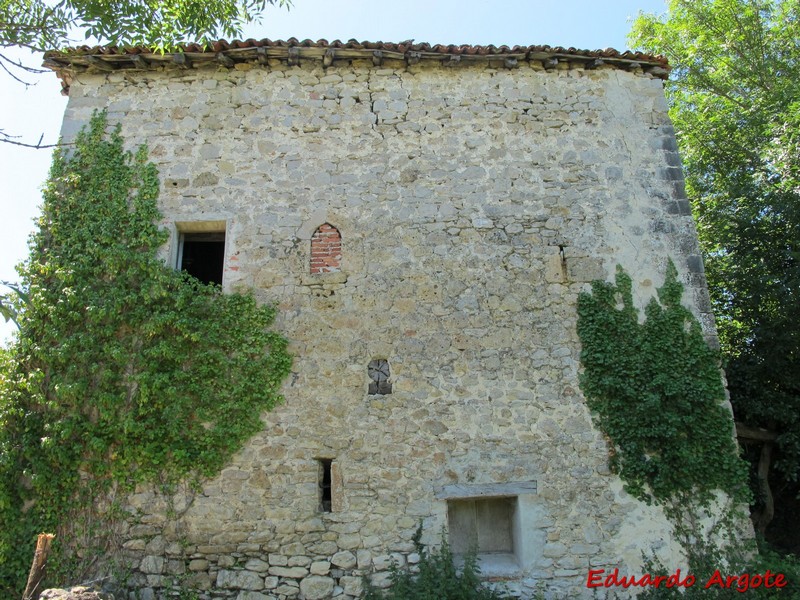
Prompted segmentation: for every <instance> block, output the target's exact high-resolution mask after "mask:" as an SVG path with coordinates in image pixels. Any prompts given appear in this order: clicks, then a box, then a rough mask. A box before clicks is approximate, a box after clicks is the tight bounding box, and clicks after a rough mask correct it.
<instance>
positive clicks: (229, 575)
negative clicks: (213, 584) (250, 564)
mask: <svg viewBox="0 0 800 600" xmlns="http://www.w3.org/2000/svg"><path fill="white" fill-rule="evenodd" d="M217 586H218V587H221V588H228V589H240V590H260V589H263V587H264V580H263V579H262V578H261V577H260V576H259V575H258V574H257V573H252V572H250V571H228V570H225V569H223V570H222V571H220V572H219V573H217Z"/></svg>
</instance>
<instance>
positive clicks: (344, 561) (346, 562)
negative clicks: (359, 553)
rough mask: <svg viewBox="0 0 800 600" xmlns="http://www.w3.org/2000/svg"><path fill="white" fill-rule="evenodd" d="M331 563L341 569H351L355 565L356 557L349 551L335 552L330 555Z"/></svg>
mask: <svg viewBox="0 0 800 600" xmlns="http://www.w3.org/2000/svg"><path fill="white" fill-rule="evenodd" d="M331 564H332V565H336V566H337V567H339V568H341V569H352V568H353V567H355V566H356V557H355V554H353V553H352V552H350V551H347V550H344V551H342V552H337V553H336V554H334V555H333V556H332V557H331Z"/></svg>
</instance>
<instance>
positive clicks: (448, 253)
mask: <svg viewBox="0 0 800 600" xmlns="http://www.w3.org/2000/svg"><path fill="white" fill-rule="evenodd" d="M46 64H47V65H48V66H50V67H51V68H53V69H54V70H56V71H57V72H58V74H59V76H60V77H61V78H62V80H63V82H64V86H65V90H67V91H68V93H69V96H70V100H69V105H68V107H67V111H66V115H65V118H64V126H63V135H64V136H65V138H66V139H69V138H71V137H72V136H74V134H75V132H76V131H77V130H78V129H79V128H80V127H81V126H82V125H84V124H85V123H86V122H87V121H88V119H89V117H90V115H91V113H92V111H93V110H95V109H101V108H106V109H108V111H109V115H110V117H111V119H112V120H115V121H118V122H120V123H121V124H122V132H123V135H124V136H125V137H126V139H127V140H128V141H129V142H130V144H131V145H132V146H133V145H138V144H140V143H146V144H147V145H148V146H149V148H150V156H151V159H152V160H153V161H154V162H155V163H156V164H157V165H158V168H159V170H160V174H161V181H162V192H161V198H160V204H161V210H162V213H163V215H164V222H163V226H164V227H165V228H167V229H168V230H169V231H170V232H171V241H170V243H169V247H168V248H167V249H165V253H164V257H165V260H167V261H169V262H170V263H171V264H174V265H175V266H176V268H186V269H187V270H190V271H191V272H193V273H196V274H197V275H198V277H201V278H203V279H206V280H209V281H214V280H215V281H219V282H221V284H222V287H223V288H224V289H225V290H238V289H247V290H254V291H255V294H256V296H257V297H258V299H260V300H261V301H263V302H277V303H278V304H279V306H280V312H279V316H278V322H277V327H278V328H279V329H280V330H281V331H282V332H284V333H285V335H286V336H287V337H288V338H289V339H290V340H291V342H292V346H291V347H292V351H293V354H294V355H295V364H294V372H293V374H292V376H291V378H290V380H289V381H287V382H286V384H285V388H284V394H285V398H286V401H285V403H284V404H283V405H282V406H280V407H278V408H276V409H275V410H274V411H272V412H271V413H269V414H265V415H264V417H263V420H264V430H263V432H261V433H260V434H259V435H257V436H256V437H254V438H253V439H252V440H251V441H250V442H249V444H248V445H247V446H246V448H245V449H244V450H243V451H241V452H240V453H239V454H238V455H237V456H236V457H235V459H234V460H233V461H232V462H231V464H229V465H228V466H227V467H226V468H225V469H224V471H223V472H222V473H221V474H220V475H219V476H218V477H216V478H215V479H213V480H211V481H208V482H207V483H206V484H205V485H204V487H203V489H202V491H201V492H199V493H197V494H195V495H194V496H192V497H191V501H189V500H188V499H186V500H185V502H184V499H181V498H178V499H177V504H176V506H175V508H176V509H177V515H178V516H176V517H168V516H167V515H168V511H167V510H166V504H165V499H164V498H161V497H159V496H157V495H156V494H154V493H151V492H147V491H142V493H140V494H137V495H135V496H133V497H132V498H131V499H130V508H131V511H132V515H135V516H132V517H131V523H130V524H129V527H128V528H127V529H126V534H125V542H124V544H123V548H124V549H123V553H124V555H125V557H126V558H127V559H128V560H129V561H130V563H131V564H132V565H133V574H132V578H131V580H130V581H131V584H132V585H134V586H135V587H137V588H139V591H140V594H141V595H140V597H142V598H153V597H161V596H162V595H165V594H166V593H167V592H168V590H169V588H170V586H171V585H172V583H173V581H175V580H176V579H179V580H180V581H181V582H182V584H183V585H188V586H191V587H194V588H196V589H199V590H201V591H202V596H201V597H203V598H236V599H237V600H265V599H273V598H276V599H287V598H298V599H307V600H319V599H322V598H329V597H338V598H343V599H344V598H353V597H358V596H359V595H360V590H361V585H362V575H364V574H367V575H369V576H370V577H371V578H372V580H373V582H375V583H376V584H377V585H384V584H385V582H386V581H387V578H388V567H389V565H390V564H391V563H392V562H395V563H397V564H399V565H401V566H403V565H408V564H410V565H412V566H413V564H414V563H415V562H416V561H417V560H418V558H419V557H418V555H417V554H416V553H415V552H414V547H413V544H412V543H411V539H412V535H413V534H414V532H415V530H416V529H417V526H418V524H419V523H422V526H423V541H425V542H427V543H429V544H430V543H434V544H435V543H437V542H438V540H439V539H440V536H442V535H446V536H448V537H449V541H450V543H451V545H452V546H453V548H454V549H455V550H456V552H462V551H463V550H464V549H465V548H466V547H467V546H468V545H469V543H470V540H477V544H478V551H479V555H480V558H481V561H482V566H483V570H484V573H485V574H487V575H489V576H492V577H495V578H499V579H502V580H505V581H506V583H507V585H508V587H509V589H510V590H512V591H515V592H517V593H518V594H519V595H520V596H522V597H532V595H533V594H534V593H535V590H536V589H537V586H541V587H542V588H543V589H545V590H546V595H547V597H554V598H562V597H563V598H577V597H582V596H588V597H592V594H591V593H590V592H591V590H587V589H586V587H585V584H586V578H587V571H588V569H589V568H590V567H592V568H607V569H613V568H614V567H620V568H621V569H622V570H627V571H628V572H632V573H636V572H637V569H640V568H641V553H642V552H643V551H644V552H650V551H652V550H656V551H658V552H660V553H661V555H662V556H663V557H664V558H665V560H667V561H668V562H669V561H673V563H674V562H675V561H678V560H679V558H678V556H679V555H678V550H677V549H676V548H675V546H674V545H673V544H672V543H670V542H669V526H668V523H667V521H666V519H665V518H664V516H663V514H662V513H661V511H660V509H658V508H657V507H652V506H646V505H644V504H643V503H641V502H638V501H636V500H635V499H633V498H632V497H630V496H629V495H628V494H626V493H625V492H624V491H623V489H622V483H621V481H620V479H619V478H618V477H617V476H616V475H614V474H611V473H610V472H609V470H608V468H607V459H608V452H609V447H608V444H607V442H606V440H605V439H604V437H603V435H602V434H601V433H600V432H599V431H598V430H597V428H596V427H595V426H594V425H593V423H592V419H591V416H590V413H589V411H588V410H587V407H586V404H585V400H584V398H583V396H582V395H581V391H580V389H579V386H578V372H579V369H580V366H579V350H580V348H579V343H578V339H577V335H576V331H575V324H576V318H577V315H576V302H577V296H578V293H579V292H580V291H581V290H585V289H587V287H588V283H589V282H590V281H592V280H594V279H611V278H612V277H613V274H614V271H615V267H616V265H618V264H619V265H622V266H623V267H624V268H625V269H626V270H627V272H628V273H630V274H631V276H632V278H633V281H634V292H635V294H637V302H639V304H640V305H643V304H644V303H645V302H646V301H647V300H648V299H649V298H650V297H651V296H652V295H653V293H654V291H655V288H656V287H658V286H660V285H661V283H662V282H663V279H664V274H665V271H666V266H667V263H668V260H669V259H670V258H671V259H672V260H673V261H674V262H675V264H676V266H677V267H678V270H679V272H680V275H681V278H682V280H683V282H684V283H685V284H686V287H687V294H686V295H685V298H684V300H685V302H686V303H687V304H688V305H689V306H690V307H691V309H692V310H693V311H694V313H695V314H696V315H697V317H698V318H699V319H700V320H701V322H702V323H703V325H704V327H705V330H706V333H707V335H708V336H709V338H710V339H711V338H713V337H714V335H715V334H714V330H713V320H712V316H711V315H710V313H709V310H710V309H709V302H708V298H707V291H706V288H705V280H704V276H703V270H702V262H701V259H700V256H699V251H698V246H697V240H696V234H695V229H694V224H693V222H692V218H691V215H690V210H689V204H688V202H687V200H686V197H685V194H684V190H683V183H682V174H681V166H680V161H679V158H678V154H677V148H676V144H675V138H674V132H673V129H672V127H671V125H670V122H669V119H668V117H667V107H666V103H665V100H664V94H663V82H662V79H663V78H664V77H665V76H666V72H667V71H666V65H665V64H664V62H663V60H662V59H660V58H657V57H652V56H645V55H640V54H632V53H624V54H623V53H618V52H616V51H612V50H609V51H604V52H589V51H582V50H575V49H564V48H550V47H541V46H531V47H513V48H509V47H505V46H503V47H493V46H488V47H476V46H429V45H427V44H415V45H411V44H410V43H401V44H382V43H379V44H370V43H356V42H348V43H340V42H334V43H328V42H325V41H324V40H321V41H319V42H309V41H305V42H299V41H297V40H289V41H288V42H272V41H269V40H263V41H261V42H256V41H252V40H250V41H246V42H236V43H232V44H228V43H225V42H219V43H215V44H213V46H211V47H208V48H205V49H204V48H201V47H198V46H195V45H189V46H186V48H185V52H183V53H177V54H165V55H158V54H149V53H147V52H145V51H143V50H142V49H127V50H117V49H105V48H82V49H77V50H72V51H70V52H68V53H66V54H56V53H51V54H49V55H48V57H47V62H46ZM184 504H185V505H184ZM665 540H666V541H665Z"/></svg>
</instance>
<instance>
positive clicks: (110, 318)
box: [0, 114, 291, 597]
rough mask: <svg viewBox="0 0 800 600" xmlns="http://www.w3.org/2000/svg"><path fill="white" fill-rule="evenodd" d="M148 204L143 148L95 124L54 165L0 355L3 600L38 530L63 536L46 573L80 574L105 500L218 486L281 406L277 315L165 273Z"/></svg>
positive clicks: (151, 171)
mask: <svg viewBox="0 0 800 600" xmlns="http://www.w3.org/2000/svg"><path fill="white" fill-rule="evenodd" d="M157 196H158V177H157V172H156V168H155V166H154V165H153V164H151V163H149V162H147V156H146V151H145V149H143V148H142V149H140V150H139V151H137V152H136V153H135V154H132V153H130V152H127V151H125V150H124V148H123V139H122V137H121V135H120V131H119V128H116V129H115V130H114V131H111V132H109V131H108V125H107V123H106V118H105V115H104V114H97V115H95V116H94V117H93V119H92V120H91V123H90V125H89V126H88V128H87V129H85V130H84V131H83V132H82V133H81V134H80V135H79V136H78V138H77V141H76V144H75V148H74V150H73V151H72V153H71V154H66V153H64V152H59V153H57V154H56V156H55V158H54V162H53V166H52V169H51V173H50V178H49V181H48V183H47V185H46V187H45V190H44V203H43V207H42V216H41V218H40V219H39V223H38V232H37V233H35V234H34V235H33V237H32V240H31V254H30V258H29V259H28V261H27V262H26V263H24V264H23V265H22V266H21V268H20V274H21V276H22V279H23V287H24V289H25V290H26V294H27V296H26V299H25V302H24V303H22V302H20V303H19V304H18V305H17V306H15V307H14V309H15V311H16V318H17V321H18V323H19V332H18V335H17V337H16V339H15V340H14V341H13V342H12V344H11V345H10V347H9V348H8V349H7V350H6V351H3V352H0V523H2V524H3V526H2V527H0V595H1V596H3V597H14V596H16V597H18V596H19V592H20V589H21V587H22V586H23V585H24V581H25V574H26V570H27V566H28V565H29V564H30V563H29V561H30V559H31V555H32V549H33V541H34V538H35V534H36V533H38V532H40V531H55V532H57V533H59V536H58V537H57V538H56V542H57V543H58V546H57V548H58V549H59V550H58V551H57V554H56V556H55V557H54V558H53V559H51V561H50V566H51V568H56V569H59V568H61V569H62V570H64V569H73V568H75V566H74V565H73V564H71V563H70V562H69V560H68V557H70V556H72V557H75V556H77V555H81V553H76V552H74V550H75V548H74V547H72V548H71V546H75V545H76V544H77V541H76V540H77V535H78V533H77V532H82V534H83V533H87V532H88V537H87V539H88V538H90V537H92V535H91V534H92V533H93V532H94V533H97V532H102V531H103V523H104V521H103V517H104V516H108V515H109V514H110V512H111V511H113V505H114V503H113V502H112V501H111V500H112V499H113V493H115V492H116V493H118V492H119V491H123V492H124V491H126V490H131V489H133V487H134V486H135V485H137V484H141V483H157V484H158V485H161V486H164V485H171V484H176V483H177V482H181V481H195V482H196V481H200V480H201V479H202V478H204V477H209V476H212V475H214V474H215V473H217V472H218V471H219V470H220V469H221V468H222V467H223V465H224V464H225V463H226V461H227V460H228V459H229V458H230V457H231V455H232V454H233V453H234V452H236V451H237V450H238V449H239V448H241V447H242V445H243V444H244V442H245V441H246V440H247V439H248V438H249V437H250V436H252V435H253V434H254V433H256V432H257V431H258V430H259V429H260V428H261V427H262V423H261V420H260V414H261V413H262V412H263V411H265V410H269V409H270V408H272V407H273V406H275V405H276V404H277V403H278V402H280V401H281V396H280V393H279V387H280V384H281V382H282V380H283V379H284V377H285V376H286V374H287V373H288V372H289V369H290V366H291V358H290V356H289V354H288V353H287V350H286V346H287V342H286V340H285V339H284V338H283V337H281V336H280V335H279V334H277V333H275V332H274V331H272V330H271V329H270V325H271V323H272V321H273V318H274V316H275V309H274V307H271V306H258V305H257V304H256V302H255V300H254V298H252V297H251V296H248V295H237V294H222V293H221V291H220V289H219V288H218V287H217V286H213V285H205V284H203V283H201V282H199V281H197V280H196V279H193V278H192V277H190V276H188V275H186V274H184V273H179V272H176V271H174V270H173V269H171V268H169V267H168V266H166V265H165V264H164V262H163V261H162V260H161V259H159V257H158V255H157V253H158V250H159V248H160V247H162V246H163V244H164V243H165V241H166V239H167V237H168V234H167V233H166V232H165V231H163V230H161V229H159V228H158V226H157V223H158V221H159V220H160V218H161V215H160V214H159V211H158V208H157V203H156V200H157ZM98 498H101V499H102V498H105V499H107V502H105V503H103V502H98ZM98 507H105V508H100V509H98ZM82 550H83V554H82V555H83V556H84V558H86V557H85V554H86V549H85V548H83V549H82ZM72 574H73V575H75V573H72Z"/></svg>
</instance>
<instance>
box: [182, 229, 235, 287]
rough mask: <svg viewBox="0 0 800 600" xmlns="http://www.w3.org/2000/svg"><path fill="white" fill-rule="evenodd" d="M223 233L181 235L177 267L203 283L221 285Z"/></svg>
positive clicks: (223, 257)
mask: <svg viewBox="0 0 800 600" xmlns="http://www.w3.org/2000/svg"><path fill="white" fill-rule="evenodd" d="M224 265H225V232H224V231H219V232H209V233H206V232H204V233H181V236H180V245H179V250H178V267H179V268H180V269H181V270H182V271H186V272H187V273H188V274H189V275H191V276H193V277H196V278H197V279H199V280H200V281H202V282H203V283H214V284H216V285H222V270H223V267H224Z"/></svg>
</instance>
